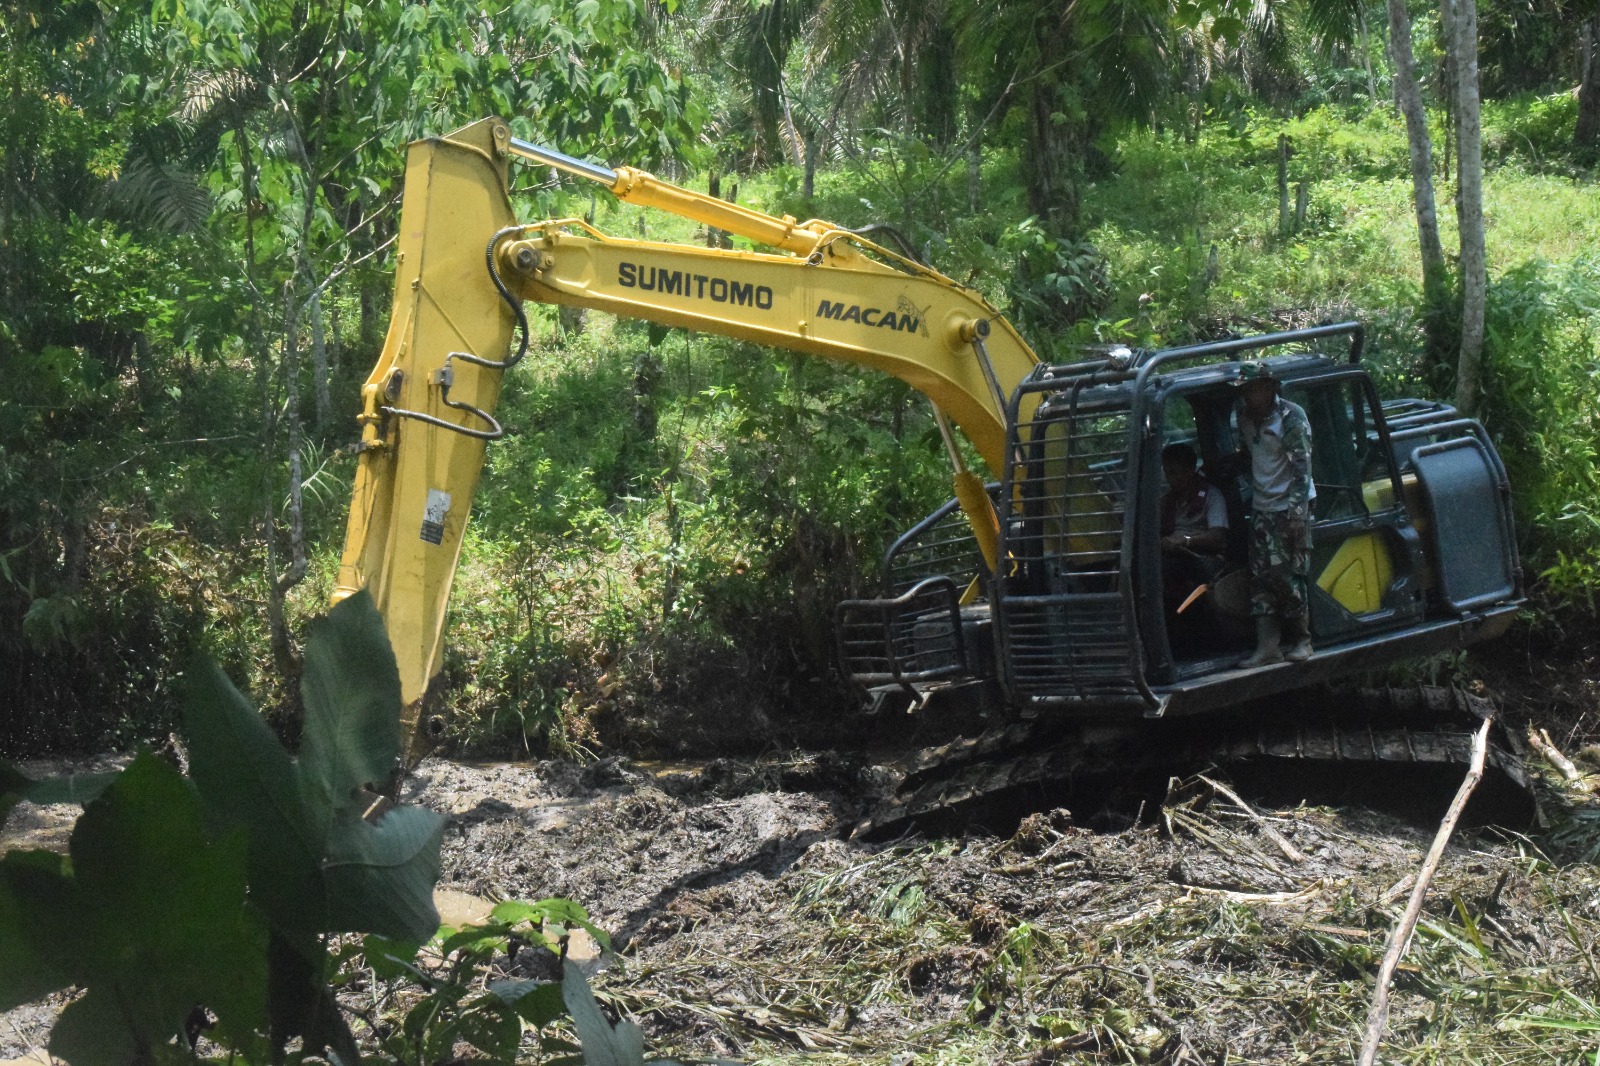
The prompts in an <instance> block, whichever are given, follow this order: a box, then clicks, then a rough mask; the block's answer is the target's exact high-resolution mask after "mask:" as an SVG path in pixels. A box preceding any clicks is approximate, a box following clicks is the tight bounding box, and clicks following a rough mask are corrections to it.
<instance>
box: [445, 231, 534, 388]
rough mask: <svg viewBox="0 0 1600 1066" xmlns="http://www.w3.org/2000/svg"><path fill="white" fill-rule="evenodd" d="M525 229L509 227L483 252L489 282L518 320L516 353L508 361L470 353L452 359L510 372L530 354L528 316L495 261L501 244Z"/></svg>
mask: <svg viewBox="0 0 1600 1066" xmlns="http://www.w3.org/2000/svg"><path fill="white" fill-rule="evenodd" d="M523 228H524V227H522V226H507V227H506V228H505V229H503V230H501V231H500V232H499V233H496V234H495V235H494V236H493V237H490V238H489V246H488V247H487V248H485V249H484V251H483V261H484V264H485V265H486V266H487V267H488V268H489V280H490V281H492V282H494V288H495V291H496V292H498V293H499V294H500V299H502V300H504V301H505V302H506V306H507V307H509V308H511V313H512V314H513V315H515V316H516V319H517V333H518V336H519V338H520V341H519V343H518V344H517V350H516V352H514V353H513V354H512V355H511V356H510V357H509V358H506V359H484V358H483V357H482V356H477V355H473V354H471V353H470V352H451V353H450V356H449V357H450V358H451V359H460V360H461V361H462V362H463V363H471V364H472V365H473V366H482V367H488V368H489V369H490V370H510V369H511V368H512V367H514V366H516V365H517V364H518V363H520V362H522V359H523V356H525V355H527V354H528V315H527V313H526V312H525V311H523V310H522V304H521V302H520V301H518V300H517V298H516V297H515V296H513V295H511V290H510V289H508V288H506V283H505V282H504V281H503V280H501V278H500V268H499V267H498V266H496V265H495V261H494V250H495V248H496V247H497V246H498V245H499V244H500V242H501V241H502V240H504V239H505V238H506V237H509V236H511V235H512V234H513V233H521V232H522V230H523Z"/></svg>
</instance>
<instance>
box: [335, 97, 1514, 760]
mask: <svg viewBox="0 0 1600 1066" xmlns="http://www.w3.org/2000/svg"><path fill="white" fill-rule="evenodd" d="M514 161H523V162H525V163H527V164H532V165H535V166H538V167H540V168H554V169H555V170H557V171H560V172H563V173H565V174H569V175H574V176H577V177H581V178H584V179H587V180H590V181H593V182H596V183H598V184H600V185H603V186H605V187H606V188H607V189H609V190H610V191H611V192H612V193H613V194H614V195H615V196H616V197H617V198H618V199H619V200H621V201H623V202H626V203H630V204H636V205H639V206H641V207H645V208H650V209H654V210H659V211H664V212H668V213H671V214H673V215H677V216H680V217H683V218H687V219H691V220H693V221H695V222H697V223H700V224H703V225H705V226H708V227H713V228H715V229H718V230H722V231H725V232H727V233H730V234H734V235H737V236H740V237H743V238H745V239H747V240H748V241H750V242H752V243H753V244H756V245H760V246H763V247H765V248H767V249H770V250H769V251H745V250H724V249H717V248H702V247H698V246H690V245H683V244H673V243H664V242H656V241H648V240H630V239H622V238H617V237H610V236H607V235H605V234H603V233H601V232H599V231H598V230H596V229H595V228H594V227H593V226H591V225H589V224H588V223H586V222H585V221H583V220H581V219H577V218H560V219H550V220H545V221H539V222H531V223H524V222H518V221H517V220H516V219H515V217H514V216H513V213H512V208H511V203H510V197H509V184H508V170H509V167H510V165H511V164H512V163H513V162H514ZM876 232H877V231H875V230H872V229H867V230H860V231H858V230H852V229H848V228H845V227H843V226H840V225H836V224H834V223H831V222H824V221H820V220H815V219H813V220H811V221H806V222H800V221H797V220H796V219H794V218H791V217H787V216H785V217H782V218H779V217H774V216H771V215H768V214H764V213H762V212H759V211H755V210H751V209H749V208H745V207H741V206H739V205H737V204H733V203H729V202H725V201H723V200H720V199H718V198H716V197H713V196H708V195H705V194H701V193H697V192H693V191H691V190H688V189H684V188H681V187H679V186H676V185H673V184H671V183H669V182H666V181H662V180H660V179H658V178H656V177H653V176H651V175H650V174H647V173H644V172H643V171H640V170H636V169H633V168H630V167H617V168H614V169H613V168H609V167H603V166H598V165H595V164H593V163H590V162H586V161H583V160H580V159H576V158H572V157H570V156H567V155H564V154H562V153H560V152H558V151H554V150H552V149H549V148H543V147H539V146H536V145H532V144H528V143H526V142H524V141H521V140H519V139H517V138H515V137H513V136H512V134H511V130H510V127H509V126H508V125H507V124H506V123H505V122H503V121H501V120H498V119H485V120H483V121H480V122H477V123H474V124H472V125H470V126H467V127H465V128H463V129H460V130H457V131H456V132H454V133H451V134H449V135H448V136H443V137H434V138H428V139H425V140H421V141H418V142H416V143H414V144H412V145H411V146H410V149H409V155H408V158H407V167H406V178H405V191H404V198H403V202H402V209H401V216H400V224H399V238H398V252H397V257H396V258H397V267H396V278H395V298H394V310H393V316H392V318H391V321H390V325H389V333H388V337H387V340H386V343H385V345H384V349H383V352H382V355H381V356H380V358H379V360H378V363H377V365H376V367H374V369H373V371H372V373H371V375H370V376H369V377H368V378H367V381H366V383H365V385H364V386H363V387H362V391H361V413H360V415H359V416H358V420H359V422H360V425H361V441H360V444H359V446H358V449H359V467H358V471H357V475H356V481H355V488H354V498H353V501H352V506H351V512H350V521H349V527H348V533H347V538H346V542H345V548H344V554H343V557H342V561H341V565H340V570H339V576H338V582H337V588H336V592H335V594H334V598H335V602H337V601H338V600H340V599H343V598H345V597H347V596H350V595H352V594H353V593H355V592H356V591H357V590H359V589H362V588H366V589H368V590H370V592H371V594H372V596H373V598H374V600H375V602H376V604H377V606H378V609H379V611H380V612H381V614H382V616H383V618H384V621H385V624H386V626H387V628H388V632H389V636H390V639H391V641H392V643H393V646H394V651H395V656H396V659H397V660H398V663H399V668H400V676H401V690H402V697H403V700H404V704H405V711H404V714H405V719H406V720H405V723H404V725H405V729H406V732H407V735H408V736H411V737H413V738H415V737H416V736H417V735H418V734H419V733H421V732H425V731H426V729H425V726H426V722H427V718H428V716H427V712H426V710H425V708H426V707H427V706H428V705H429V704H428V699H429V689H430V684H431V683H433V682H434V680H435V678H436V676H437V675H438V673H439V670H440V666H441V659H442V654H441V649H442V646H443V641H444V620H445V615H446V605H447V601H448V599H449V595H450V586H451V581H452V578H453V575H454V573H455V570H456V566H457V560H458V557H459V555H460V551H461V545H462V539H463V535H464V533H465V530H466V525H467V521H468V516H469V513H470V511H471V509H472V500H473V493H474V491H475V489H476V487H477V484H478V479H479V474H480V472H481V469H482V465H483V459H484V450H485V448H486V447H487V446H489V445H490V444H491V442H493V441H494V440H495V439H496V438H498V437H499V436H500V435H501V433H502V429H501V426H500V424H499V423H498V422H497V421H496V418H495V404H496V399H497V397H498V395H499V391H500V387H501V380H502V376H503V374H504V373H505V372H506V371H507V370H509V369H510V368H511V367H513V366H514V365H515V364H516V363H517V362H518V361H519V360H520V359H522V358H523V356H524V355H525V354H526V352H527V350H528V344H529V336H528V324H527V320H526V317H525V314H524V311H523V304H524V303H525V302H528V301H534V302H538V303H545V304H562V305H568V306H572V307H580V308H587V309H592V310H596V311H604V312H608V313H610V314H615V315H619V316H624V317H629V318H638V319H645V320H648V321H650V322H655V323H660V324H663V325H667V326H676V327H681V328H684V329H687V330H690V331H697V332H702V333H716V334H722V335H725V336H731V337H737V338H741V339H743V340H747V341H751V342H754V343H757V344H761V345H767V346H770V347H774V348H784V349H788V350H791V351H798V352H805V353H808V354H811V355H816V356H821V357H824V358H829V359H835V360H839V361H842V362H847V363H854V364H858V365H861V366H866V367H871V368H874V369H876V370H880V371H882V372H884V373H887V374H892V375H894V376H895V377H897V378H899V379H901V380H902V381H905V382H906V383H908V384H909V385H911V386H912V387H913V388H915V389H916V390H918V391H919V392H921V393H922V394H923V395H924V396H926V397H927V398H928V399H929V401H930V402H931V403H932V406H933V414H934V418H935V419H936V421H937V423H938V426H939V429H940V431H941V433H942V434H943V437H944V441H945V445H946V450H947V453H948V456H949V461H950V464H951V468H952V472H953V476H954V486H955V487H954V498H953V499H952V500H951V501H950V503H948V504H947V505H946V506H945V507H943V508H941V509H939V510H938V511H936V512H935V513H934V514H932V515H929V516H928V517H927V518H926V519H925V520H924V521H922V522H920V523H918V524H917V525H916V526H915V527H914V528H913V529H911V530H910V531H909V532H908V533H907V534H906V535H905V536H903V537H901V538H900V540H899V541H897V542H896V543H895V544H894V545H893V546H892V547H891V548H890V550H889V552H888V555H887V557H886V559H885V563H884V575H885V579H884V580H885V583H884V588H883V589H882V591H881V594H880V595H879V596H877V597H874V598H871V599H864V600H856V601H851V602H848V603H845V604H842V605H841V606H840V608H839V612H838V619H837V623H838V625H837V631H838V646H839V654H840V663H841V666H842V668H843V669H844V670H845V671H847V672H848V673H849V674H850V675H851V676H852V677H853V678H854V679H855V680H856V681H857V682H859V683H860V685H861V686H862V687H863V688H864V689H865V690H867V691H868V692H869V693H872V694H873V696H874V698H875V699H876V700H877V701H878V702H880V703H881V702H883V701H884V700H885V699H888V698H892V697H896V696H900V697H904V698H905V699H906V700H908V701H911V702H912V703H913V704H914V705H920V704H921V703H922V702H923V701H926V700H927V699H928V698H929V696H930V694H933V693H937V692H941V691H945V690H950V689H953V688H962V687H972V686H978V687H982V688H984V689H985V690H986V691H988V692H990V693H993V694H995V695H996V697H997V699H998V702H999V703H1000V704H1001V705H1003V706H1005V707H1007V708H1009V709H1010V711H1011V712H1012V713H1013V714H1014V715H1015V716H1016V717H1018V718H1021V719H1033V720H1038V719H1058V720H1066V719H1071V720H1079V719H1082V720H1096V721H1107V720H1110V721H1123V720H1130V719H1132V720H1143V719H1168V720H1171V719H1177V718H1183V717H1187V716H1193V715H1197V714H1205V713H1211V712H1217V711H1219V710H1221V709H1224V708H1228V707H1231V706H1234V705H1237V704H1239V703H1241V702H1246V701H1249V700H1252V699H1259V698H1261V697H1270V696H1272V695H1273V694H1277V693H1283V692H1286V691H1289V690H1293V689H1300V688H1304V687H1305V686H1309V685H1312V684H1313V683H1316V682H1320V681H1324V680H1329V679H1335V678H1340V677H1343V676H1347V675H1349V674H1351V673H1352V672H1354V671H1359V670H1366V669H1370V668H1373V667H1377V666H1382V665H1385V664H1388V663H1392V662H1394V661H1396V660H1398V659H1401V658H1405V657H1412V656H1421V655H1428V654H1433V653H1437V652H1439V651H1443V650H1447V649H1451V648H1456V647H1460V646H1462V645H1464V644H1466V643H1468V642H1471V641H1474V640H1478V639H1482V638H1485V637H1490V636H1494V635H1496V634H1498V633H1500V632H1502V631H1503V630H1504V629H1505V628H1506V627H1507V625H1509V623H1510V621H1511V619H1512V616H1513V614H1514V612H1515V611H1516V609H1517V607H1518V605H1519V604H1520V602H1521V599H1522V576H1521V568H1520V564H1519V561H1518V556H1517V548H1516V540H1515V535H1514V532H1513V528H1512V524H1511V507H1510V490H1509V486H1508V483H1507V480H1506V475H1505V470H1504V467H1503V466H1502V464H1501V462H1500V459H1499V457H1498V455H1497V454H1496V452H1495V450H1494V447H1493V446H1492V444H1491V443H1490V441H1489V438H1488V436H1487V435H1486V434H1485V432H1484V430H1483V428H1482V426H1480V425H1479V424H1478V423H1476V422H1475V421H1473V420H1471V419H1468V418H1465V417H1462V416H1460V415H1459V414H1458V413H1457V412H1456V411H1454V410H1453V409H1452V408H1450V407H1448V406H1447V405H1444V404H1441V403H1436V402H1431V401H1424V400H1389V401H1383V400H1380V398H1379V396H1378V394H1377V391H1376V390H1375V388H1374V386H1373V383H1372V380H1371V379H1370V377H1369V375H1368V374H1367V373H1366V371H1365V370H1364V369H1363V368H1362V366H1361V364H1360V355H1361V349H1362V344H1363V334H1362V330H1361V327H1360V326H1359V325H1357V324H1355V323H1338V324H1328V325H1322V326H1315V327H1310V328H1305V329H1299V330H1293V331H1289V332H1283V333H1271V334H1264V335H1261V336H1252V337H1244V338H1236V339H1228V340H1221V341H1215V342H1210V343H1203V344H1195V345H1189V346H1185V347H1177V348H1168V349H1162V350H1153V351H1152V350H1142V349H1129V348H1104V349H1095V350H1086V351H1084V352H1083V353H1082V358H1080V359H1078V360H1076V361H1073V362H1069V363H1064V364H1056V365H1051V364H1046V363H1042V362H1040V360H1039V359H1038V358H1037V356H1036V355H1035V354H1034V352H1033V350H1032V349H1031V348H1030V347H1029V346H1028V344H1027V343H1026V342H1025V341H1024V340H1023V339H1022V337H1021V336H1019V335H1018V333H1017V331H1016V329H1015V328H1014V327H1013V326H1012V325H1011V323H1009V322H1008V321H1006V319H1005V318H1004V317H1003V316H1002V315H1001V314H1000V313H999V312H998V311H996V310H995V308H994V307H992V306H991V305H990V304H989V303H988V302H987V301H986V300H985V299H984V298H983V297H982V296H981V295H980V294H979V293H977V292H976V291H974V290H973V289H971V288H969V287H967V286H965V285H962V284H960V283H959V282H956V281H954V280H952V279H950V278H948V277H946V276H944V275H943V274H940V273H939V272H938V271H936V270H933V269H931V268H930V267H928V266H927V265H925V264H923V263H922V262H919V261H918V260H917V258H916V257H915V255H914V253H913V252H912V251H911V250H910V249H909V248H908V247H905V246H904V245H903V243H901V244H900V246H898V247H888V246H886V245H885V244H881V243H877V242H875V241H873V240H871V239H869V236H868V235H869V234H871V235H876ZM885 232H889V233H891V235H892V231H885ZM890 243H896V242H894V241H890ZM1272 353H1276V354H1272ZM1246 355H1248V356H1249V357H1251V358H1252V359H1256V358H1264V359H1265V361H1266V363H1267V364H1268V365H1269V366H1270V367H1271V369H1272V372H1273V373H1274V374H1275V376H1276V377H1277V378H1278V379H1279V381H1280V382H1281V383H1282V388H1283V391H1284V393H1285V394H1286V395H1287V396H1288V397H1289V398H1290V399H1292V400H1294V401H1295V402H1297V403H1298V404H1299V405H1300V406H1301V407H1302V408H1304V410H1305V411H1306V413H1307V415H1308V417H1309V419H1310V421H1311V425H1312V433H1313V439H1314V441H1315V447H1314V462H1313V477H1314V480H1315V483H1316V488H1317V492H1316V499H1315V504H1314V511H1313V515H1312V518H1313V528H1314V543H1315V549H1314V553H1313V558H1312V580H1311V582H1310V589H1309V592H1310V600H1311V623H1312V633H1313V637H1314V640H1315V651H1314V654H1313V655H1312V656H1311V657H1310V659H1308V660H1307V661H1304V662H1294V663H1281V664H1277V665H1270V666H1265V667H1260V668H1256V669H1240V668H1239V667H1238V666H1237V663H1238V661H1239V659H1240V651H1241V649H1242V648H1247V647H1248V644H1247V643H1245V640H1246V638H1245V637H1244V636H1243V635H1242V634H1241V633H1240V632H1238V631H1236V624H1237V614H1238V611H1237V610H1236V609H1235V608H1234V607H1233V606H1232V605H1231V604H1230V599H1237V597H1236V596H1230V594H1229V593H1230V576H1229V573H1228V572H1229V571H1230V570H1232V571H1237V568H1238V566H1239V564H1241V563H1242V561H1243V558H1242V554H1243V547H1242V544H1243V538H1242V537H1241V536H1240V535H1239V534H1240V533H1242V531H1243V530H1244V528H1245V524H1246V516H1247V514H1248V492H1249V487H1248V483H1247V482H1246V481H1244V480H1242V479H1238V478H1222V479H1218V480H1217V482H1216V488H1218V489H1219V490H1220V491H1221V494H1222V496H1223V498H1224V500H1225V501H1226V504H1227V509H1228V513H1229V527H1230V530H1231V531H1233V532H1232V535H1231V536H1230V544H1229V548H1228V551H1227V556H1228V557H1227V558H1226V559H1223V560H1220V562H1222V564H1223V566H1222V570H1223V573H1222V574H1220V575H1219V577H1218V579H1217V580H1215V581H1214V582H1211V583H1208V585H1207V587H1206V589H1205V590H1204V591H1203V592H1202V591H1201V590H1200V589H1194V590H1190V589H1172V588H1166V587H1164V586H1165V585H1167V584H1170V583H1172V581H1173V580H1174V579H1173V577H1172V576H1171V572H1172V571H1171V568H1170V567H1169V566H1164V565H1163V559H1162V549H1161V546H1160V539H1161V538H1160V532H1161V531H1160V528H1159V524H1160V513H1159V512H1160V499H1161V496H1162V493H1163V491H1164V488H1165V486H1164V482H1163V480H1162V477H1163V475H1162V462H1161V454H1162V450H1163V448H1165V447H1167V446H1168V445H1171V444H1173V443H1180V442H1181V443H1184V444H1187V445H1188V446H1189V447H1190V448H1192V449H1193V451H1194V452H1195V453H1196V455H1197V456H1198V457H1199V459H1200V461H1201V462H1202V463H1203V464H1205V466H1206V467H1210V468H1214V469H1220V468H1222V466H1223V465H1224V464H1223V462H1222V460H1223V459H1224V458H1225V457H1226V456H1229V455H1231V454H1233V453H1234V452H1235V451H1237V448H1238V442H1237V441H1236V440H1235V433H1236V429H1235V424H1234V422H1233V420H1232V412H1233V409H1234V406H1235V400H1236V397H1237V395H1238V383H1239V379H1240V360H1241V357H1243V356H1246ZM958 434H959V435H961V436H964V437H965V438H966V440H967V441H968V442H970V445H971V450H972V452H973V453H974V454H975V455H976V456H977V457H978V459H979V460H980V461H981V463H982V464H983V466H984V467H985V468H986V469H985V470H984V471H983V472H982V473H980V472H978V471H974V470H971V469H969V468H968V465H967V463H966V461H965V460H964V458H963V455H964V452H963V449H962V448H961V447H960V445H959V442H958V439H957V435H958ZM985 475H987V476H985ZM1237 583H1238V582H1237V580H1233V581H1232V582H1231V584H1232V585H1235V586H1236V585H1237ZM1175 593H1179V594H1184V593H1186V594H1187V595H1175ZM1180 599H1181V600H1182V601H1183V602H1182V603H1181V605H1178V606H1175V604H1178V601H1179V600H1180ZM1407 743H1408V744H1409V743H1411V742H1410V741H1407ZM1412 746H1413V747H1414V745H1412Z"/></svg>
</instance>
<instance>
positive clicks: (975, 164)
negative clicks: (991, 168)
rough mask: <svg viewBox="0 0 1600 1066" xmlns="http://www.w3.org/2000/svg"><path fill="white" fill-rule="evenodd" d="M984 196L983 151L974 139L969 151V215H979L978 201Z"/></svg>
mask: <svg viewBox="0 0 1600 1066" xmlns="http://www.w3.org/2000/svg"><path fill="white" fill-rule="evenodd" d="M982 196H983V149H982V148H981V147H979V141H978V140H977V138H974V139H973V141H972V147H970V148H968V149H967V213H968V214H972V215H975V214H977V213H978V200H979V199H980V198H981V197H982Z"/></svg>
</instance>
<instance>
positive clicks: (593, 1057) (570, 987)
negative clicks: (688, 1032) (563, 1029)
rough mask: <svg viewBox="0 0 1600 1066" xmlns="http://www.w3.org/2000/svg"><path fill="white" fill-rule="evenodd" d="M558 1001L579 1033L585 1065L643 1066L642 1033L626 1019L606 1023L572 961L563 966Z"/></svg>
mask: <svg viewBox="0 0 1600 1066" xmlns="http://www.w3.org/2000/svg"><path fill="white" fill-rule="evenodd" d="M561 998H562V1000H563V1002H565V1003H566V1005H567V1011H568V1012H569V1013H570V1014H571V1015H572V1024H573V1027H574V1028H576V1029H577V1030H578V1042H579V1043H580V1044H582V1045H583V1061H584V1062H585V1063H586V1064H587V1066H643V1063H644V1030H642V1029H640V1028H639V1027H638V1026H637V1025H635V1024H634V1023H632V1022H630V1021H628V1020H627V1019H623V1020H622V1021H620V1022H618V1023H617V1024H616V1025H615V1026H613V1025H612V1024H611V1023H610V1022H609V1021H607V1020H606V1016H605V1015H604V1014H602V1013H601V1012H600V1005H599V1004H598V1003H596V1002H595V1001H594V993H593V992H591V991H590V990H589V982H588V981H586V980H584V977H583V971H582V970H580V969H578V967H577V966H576V965H574V964H573V963H571V962H568V963H566V964H565V965H564V967H563V976H562V979H561Z"/></svg>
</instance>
